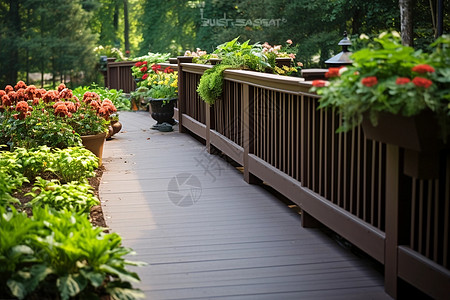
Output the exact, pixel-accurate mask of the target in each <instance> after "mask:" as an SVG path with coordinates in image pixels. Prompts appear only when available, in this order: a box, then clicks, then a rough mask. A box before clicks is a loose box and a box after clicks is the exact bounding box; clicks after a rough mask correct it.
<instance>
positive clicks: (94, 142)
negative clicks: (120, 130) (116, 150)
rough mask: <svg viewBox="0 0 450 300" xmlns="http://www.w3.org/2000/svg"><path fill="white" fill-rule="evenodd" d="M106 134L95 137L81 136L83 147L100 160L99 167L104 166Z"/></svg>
mask: <svg viewBox="0 0 450 300" xmlns="http://www.w3.org/2000/svg"><path fill="white" fill-rule="evenodd" d="M105 138H106V132H102V133H99V134H95V135H84V136H81V141H82V143H83V146H84V147H85V148H86V149H88V150H89V151H91V152H92V153H94V154H95V156H97V157H98V158H99V161H98V165H99V166H101V165H102V154H103V145H104V143H105Z"/></svg>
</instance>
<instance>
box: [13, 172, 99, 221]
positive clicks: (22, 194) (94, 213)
mask: <svg viewBox="0 0 450 300" xmlns="http://www.w3.org/2000/svg"><path fill="white" fill-rule="evenodd" d="M104 170H105V167H103V166H101V167H99V168H98V169H97V170H96V171H95V177H92V178H89V180H88V181H89V184H90V185H91V186H92V188H93V191H94V194H95V196H96V197H97V198H99V199H100V197H99V194H98V187H99V185H100V181H101V179H102V175H103V171H104ZM41 177H42V178H44V179H47V180H51V179H56V178H55V176H54V175H53V174H52V173H44V174H42V175H41ZM32 188H33V185H32V184H31V183H26V182H25V183H24V184H23V185H22V189H21V190H20V191H17V192H15V193H14V194H13V195H12V196H13V197H16V198H17V199H19V200H20V202H21V204H22V209H23V210H24V211H25V212H26V213H27V214H28V216H31V215H32V212H31V208H29V207H27V208H23V206H24V205H25V204H26V203H27V202H29V201H31V196H26V194H27V193H29V192H31V190H32ZM90 221H91V223H92V225H94V226H98V227H105V228H106V222H105V218H104V216H103V211H102V206H101V205H95V206H93V207H92V208H91V212H90Z"/></svg>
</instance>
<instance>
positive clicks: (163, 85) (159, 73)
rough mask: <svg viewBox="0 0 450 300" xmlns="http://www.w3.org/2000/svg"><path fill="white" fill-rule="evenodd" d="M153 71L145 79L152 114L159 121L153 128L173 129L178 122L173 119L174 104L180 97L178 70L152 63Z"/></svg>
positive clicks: (161, 129)
mask: <svg viewBox="0 0 450 300" xmlns="http://www.w3.org/2000/svg"><path fill="white" fill-rule="evenodd" d="M151 68H152V72H150V73H149V76H148V77H147V78H146V79H145V80H144V82H143V84H144V86H147V87H148V88H149V90H148V92H147V97H148V100H149V103H150V108H151V111H150V113H151V116H152V118H153V119H154V120H155V121H157V123H156V124H155V125H154V126H153V127H152V129H157V130H160V131H172V130H173V128H172V126H173V125H175V124H176V121H175V120H174V119H173V115H174V106H175V103H176V101H177V99H178V72H176V71H174V70H173V69H172V68H170V67H167V68H165V69H162V67H161V65H156V64H154V65H152V67H151Z"/></svg>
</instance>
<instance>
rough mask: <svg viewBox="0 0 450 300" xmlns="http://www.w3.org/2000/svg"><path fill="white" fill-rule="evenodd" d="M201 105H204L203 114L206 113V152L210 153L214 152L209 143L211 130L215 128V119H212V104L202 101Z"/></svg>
mask: <svg viewBox="0 0 450 300" xmlns="http://www.w3.org/2000/svg"><path fill="white" fill-rule="evenodd" d="M203 105H205V114H206V138H205V142H206V150H207V151H208V153H210V154H212V153H213V152H214V150H213V149H214V146H212V145H211V130H214V129H215V121H214V106H211V105H210V104H209V103H206V102H204V101H203Z"/></svg>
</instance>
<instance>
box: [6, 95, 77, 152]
mask: <svg viewBox="0 0 450 300" xmlns="http://www.w3.org/2000/svg"><path fill="white" fill-rule="evenodd" d="M3 115H4V117H5V118H7V120H8V121H7V122H6V124H5V127H4V128H3V130H4V134H5V135H6V136H8V137H9V141H8V145H9V146H10V148H11V149H14V148H17V147H22V148H27V149H31V148H37V147H39V146H41V145H47V146H49V147H52V148H65V147H73V146H81V139H80V137H79V136H78V135H75V134H74V132H73V128H72V127H71V126H70V125H69V124H67V123H66V122H64V119H63V118H62V117H59V116H55V115H54V114H52V113H48V112H47V111H46V110H45V109H44V105H42V104H41V105H36V107H35V108H34V110H33V112H32V114H31V115H30V116H28V117H25V118H17V117H14V116H15V115H17V114H16V112H15V111H14V110H13V111H5V112H3Z"/></svg>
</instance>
